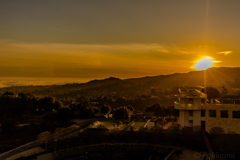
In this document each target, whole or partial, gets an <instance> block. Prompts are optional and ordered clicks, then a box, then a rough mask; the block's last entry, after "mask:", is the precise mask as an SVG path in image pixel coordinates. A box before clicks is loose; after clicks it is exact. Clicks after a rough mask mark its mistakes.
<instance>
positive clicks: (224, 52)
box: [218, 51, 232, 56]
mask: <svg viewBox="0 0 240 160" xmlns="http://www.w3.org/2000/svg"><path fill="white" fill-rule="evenodd" d="M230 53H232V51H222V52H218V54H224V55H225V56H226V55H228V54H230Z"/></svg>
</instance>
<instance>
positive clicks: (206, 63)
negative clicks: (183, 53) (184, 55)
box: [193, 57, 217, 70]
mask: <svg viewBox="0 0 240 160" xmlns="http://www.w3.org/2000/svg"><path fill="white" fill-rule="evenodd" d="M216 62H217V61H214V60H212V58H211V57H205V58H202V59H201V60H199V61H198V62H197V64H195V65H194V66H193V67H194V68H196V69H197V70H205V69H208V68H211V67H212V66H213V63H216Z"/></svg>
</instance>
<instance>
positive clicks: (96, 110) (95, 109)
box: [93, 107, 100, 115]
mask: <svg viewBox="0 0 240 160" xmlns="http://www.w3.org/2000/svg"><path fill="white" fill-rule="evenodd" d="M93 113H94V115H98V114H99V113H100V109H99V108H98V107H93Z"/></svg>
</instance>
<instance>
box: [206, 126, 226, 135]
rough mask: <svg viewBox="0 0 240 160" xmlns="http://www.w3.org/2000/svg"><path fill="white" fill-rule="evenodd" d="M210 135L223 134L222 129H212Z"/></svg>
mask: <svg viewBox="0 0 240 160" xmlns="http://www.w3.org/2000/svg"><path fill="white" fill-rule="evenodd" d="M209 133H210V134H224V130H223V128H222V127H212V128H211V129H210V131H209Z"/></svg>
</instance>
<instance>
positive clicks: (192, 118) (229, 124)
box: [174, 87, 240, 134]
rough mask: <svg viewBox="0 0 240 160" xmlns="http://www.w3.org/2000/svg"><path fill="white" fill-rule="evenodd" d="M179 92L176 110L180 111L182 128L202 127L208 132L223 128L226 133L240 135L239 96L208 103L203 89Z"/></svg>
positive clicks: (187, 89)
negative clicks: (213, 128) (215, 128)
mask: <svg viewBox="0 0 240 160" xmlns="http://www.w3.org/2000/svg"><path fill="white" fill-rule="evenodd" d="M179 92H180V93H179V95H178V102H175V103H174V108H175V109H178V110H179V123H180V125H181V127H194V126H200V127H201V129H202V130H206V131H207V132H209V131H210V129H211V128H212V127H222V128H223V129H224V132H225V133H238V134H240V97H239V96H225V97H222V98H219V99H215V100H210V101H207V95H206V94H204V93H203V88H201V87H184V88H181V89H179Z"/></svg>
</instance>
